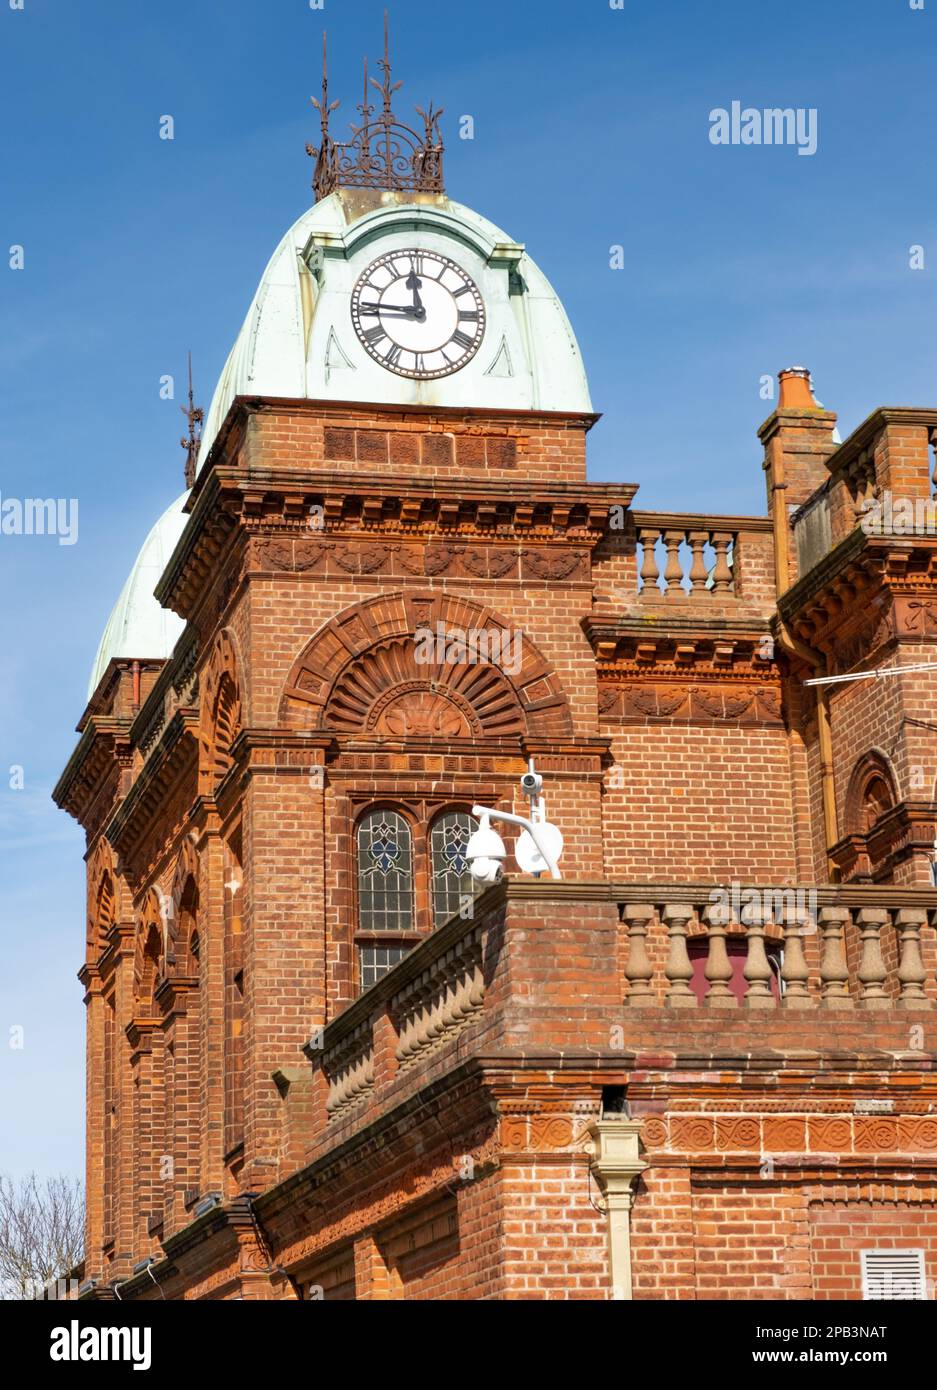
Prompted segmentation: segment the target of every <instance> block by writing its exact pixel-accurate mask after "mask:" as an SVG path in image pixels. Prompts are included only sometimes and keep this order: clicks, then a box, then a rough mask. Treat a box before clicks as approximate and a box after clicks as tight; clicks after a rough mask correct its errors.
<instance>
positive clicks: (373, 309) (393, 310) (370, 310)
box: [358, 304, 426, 319]
mask: <svg viewBox="0 0 937 1390" xmlns="http://www.w3.org/2000/svg"><path fill="white" fill-rule="evenodd" d="M358 312H359V313H360V314H405V315H406V317H407V318H411V319H412V318H416V317H417V316H418V311H417V310H416V309H415V308H414V307H413V305H411V304H362V305H360V307H359V309H358ZM425 312H426V310H425V309H424V310H423V313H425Z"/></svg>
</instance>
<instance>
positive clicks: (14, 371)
mask: <svg viewBox="0 0 937 1390" xmlns="http://www.w3.org/2000/svg"><path fill="white" fill-rule="evenodd" d="M14 3H18V0H14ZM23 4H24V8H23V9H22V11H20V10H13V9H10V8H9V5H10V0H0V114H2V119H3V126H2V128H3V130H4V133H5V138H4V141H3V144H2V148H0V170H2V179H0V253H2V254H0V315H2V333H0V408H2V415H0V418H2V422H3V425H2V430H0V493H2V495H3V496H5V497H26V496H34V497H52V496H55V497H65V498H70V497H77V498H78V501H79V527H80V529H79V541H78V544H77V545H74V546H70V547H69V546H59V545H58V544H57V543H56V541H55V539H53V538H47V537H25V536H24V537H16V536H3V535H0V586H2V587H0V591H2V593H3V595H4V598H5V602H4V603H3V605H2V608H0V623H2V629H0V632H2V663H3V668H2V670H3V674H2V679H0V774H2V775H0V870H2V874H3V883H2V893H0V931H2V938H3V962H4V966H3V970H2V971H0V1170H8V1171H9V1170H12V1171H15V1172H22V1171H26V1170H28V1169H30V1168H34V1167H35V1168H36V1169H38V1170H39V1171H41V1172H57V1171H67V1172H68V1171H74V1172H79V1171H80V1170H81V1166H82V1148H83V1133H82V1126H83V1106H84V1079H83V1067H84V1044H83V1008H82V1004H81V989H80V986H79V984H78V982H77V980H76V979H75V972H76V970H77V968H78V967H79V965H80V963H81V959H82V950H83V940H84V924H83V919H84V887H83V868H82V860H81V856H82V852H83V840H82V836H81V833H80V832H79V830H78V829H77V828H76V827H75V826H74V824H73V823H72V822H71V821H70V820H68V819H67V818H66V817H65V816H64V815H63V814H62V813H60V812H58V811H56V810H55V808H54V807H53V806H52V804H51V802H50V801H49V791H50V789H51V787H52V786H53V784H54V782H55V780H56V778H57V775H58V773H59V772H60V771H61V769H62V767H63V766H64V764H65V762H66V760H67V758H68V756H69V754H70V752H71V749H72V747H73V746H74V739H75V736H74V733H73V729H74V725H75V723H76V721H77V719H78V717H79V716H80V714H81V712H82V708H83V705H84V696H85V685H86V681H87V676H88V671H89V668H90V664H91V661H92V658H93V656H94V650H95V647H96V644H97V642H98V639H99V636H100V632H101V629H102V627H103V624H104V622H105V619H106V617H107V614H108V612H109V610H110V607H111V605H112V603H113V601H114V599H115V597H116V595H117V592H118V590H119V589H120V586H121V584H122V582H123V580H124V577H125V575H126V573H127V571H128V569H129V567H130V565H131V563H132V561H133V558H134V555H135V554H136V551H137V549H138V548H139V545H140V543H141V542H142V540H143V538H144V536H145V534H146V532H147V531H148V529H149V527H150V525H151V524H152V522H153V521H154V520H155V518H156V517H157V516H158V515H159V513H160V512H161V511H162V510H163V509H164V507H165V506H166V505H167V504H168V503H169V502H170V501H171V500H172V499H173V497H174V496H176V495H177V494H178V492H180V491H181V488H182V462H183V458H182V451H181V450H180V449H179V447H178V439H179V436H180V434H181V426H182V417H181V415H180V414H179V409H178V405H179V400H178V399H177V400H176V401H170V402H167V401H164V400H161V399H160V395H159V381H160V378H161V377H162V376H163V375H164V374H166V373H172V374H175V375H176V377H177V380H178V382H179V385H180V388H181V385H182V378H183V374H184V370H185V353H186V351H187V349H189V348H191V349H192V352H193V355H194V359H195V368H196V380H197V387H198V395H199V397H200V399H201V401H202V403H203V404H204V405H205V406H207V405H208V402H209V399H210V396H211V392H212V389H213V387H214V383H215V379H216V376H217V374H218V372H219V370H220V368H221V365H222V363H223V361H224V358H225V356H226V354H227V351H228V349H229V347H230V344H231V342H232V340H233V338H234V335H235V333H236V332H237V329H238V327H239V325H240V323H241V320H242V318H243V316H244V313H245V311H246V308H247V305H248V303H249V301H250V298H251V296H252V294H253V291H254V289H255V286H256V283H257V281H258V279H259V277H260V274H261V272H262V270H263V267H264V265H265V263H266V260H267V258H268V257H269V255H270V253H271V252H272V250H273V248H274V247H275V245H276V244H277V242H278V241H279V239H280V237H281V235H282V234H283V232H284V231H285V230H286V228H287V227H288V226H289V225H290V224H291V223H292V222H293V221H294V220H295V218H296V217H297V216H298V215H299V214H300V213H301V212H302V211H303V209H304V207H306V206H307V205H308V203H309V201H310V198H311V194H310V192H309V180H310V177H311V161H309V160H307V159H306V157H305V154H304V148H303V147H304V143H305V141H306V140H307V139H310V138H312V137H313V136H314V133H315V124H314V120H313V112H312V111H311V108H310V107H309V105H308V98H309V95H310V94H311V93H313V92H315V91H317V90H318V84H319V55H320V51H321V32H322V28H323V25H327V27H328V29H329V36H330V47H331V51H332V58H333V61H332V82H333V89H334V92H335V94H336V95H340V96H342V97H343V98H344V102H343V107H342V109H341V110H340V111H339V113H338V116H337V119H338V120H339V121H343V120H344V119H345V118H346V117H348V116H350V115H351V114H352V111H353V107H354V104H355V103H356V102H357V101H358V100H359V87H360V67H361V59H362V56H363V54H364V52H365V51H369V52H370V54H371V56H372V58H376V57H377V56H378V54H379V49H380V45H381V13H382V9H383V4H382V3H381V0H325V6H324V9H321V10H316V9H312V8H311V7H310V5H309V2H308V0H275V3H271V0H159V3H151V4H146V5H143V4H134V5H128V4H127V3H126V0H23ZM391 9H392V25H393V42H394V51H395V58H396V64H397V76H398V77H401V78H403V79H404V80H405V82H406V86H405V88H404V90H403V92H402V94H401V98H400V106H401V108H402V107H403V106H404V104H405V103H407V102H409V103H412V102H416V101H419V102H420V103H421V104H422V103H424V102H425V101H426V100H428V99H429V98H430V97H432V98H434V99H435V100H436V101H437V102H441V103H442V104H443V105H444V106H445V107H446V116H445V117H444V122H443V124H444V129H445V130H446V132H447V133H448V135H449V137H450V140H449V145H450V148H449V153H448V158H447V182H448V187H449V191H450V193H451V194H452V195H453V196H454V197H456V198H458V199H459V200H460V201H462V202H465V203H468V204H469V205H471V206H474V207H476V208H477V209H478V210H479V211H480V212H482V213H484V214H485V215H486V216H488V217H490V218H491V219H492V220H493V221H494V222H496V223H498V224H500V225H501V226H502V227H504V228H505V230H506V231H507V232H508V233H509V234H510V235H511V236H513V237H514V238H516V239H517V240H522V241H525V242H526V243H527V246H528V248H529V250H530V251H531V253H532V254H533V255H534V257H535V258H536V259H537V260H538V261H539V263H540V264H541V266H542V267H543V269H544V270H545V271H546V273H547V274H548V275H549V276H550V278H551V279H552V280H553V282H554V284H555V286H556V288H557V289H558V291H559V292H560V294H561V295H562V297H563V299H564V301H565V303H566V306H567V309H568V311H569V314H570V317H571V319H572V322H573V325H574V327H575V329H576V332H577V334H578V337H579V340H580V343H581V345H582V348H583V352H584V355H585V359H586V365H587V368H588V370H589V375H590V380H591V386H592V394H593V399H594V401H595V406H596V409H597V410H599V411H601V412H603V415H604V418H603V420H602V422H601V423H600V424H599V425H598V426H597V428H596V430H595V431H594V432H593V435H592V440H591V465H590V468H591V476H592V477H593V479H595V480H606V479H609V480H611V479H620V480H627V481H632V482H637V483H640V485H641V491H640V494H639V504H640V505H641V506H643V507H661V508H667V509H673V510H682V511H693V510H700V511H702V510H715V511H721V512H730V513H740V512H741V513H744V512H762V511H763V510H764V492H763V478H762V472H761V467H760V456H759V448H758V443H757V440H756V438H755V433H754V432H755V429H756V426H757V425H758V424H759V423H760V421H761V420H762V419H763V418H764V416H765V415H766V414H767V413H768V410H769V408H770V403H766V402H765V401H764V400H762V399H761V398H760V396H759V383H760V379H761V377H762V376H763V375H764V374H766V373H773V372H776V371H777V370H778V369H779V368H780V367H783V366H788V365H791V364H793V363H801V362H803V363H805V364H806V365H808V366H810V367H811V368H812V369H813V372H814V377H815V382H816V387H817V391H818V394H819V396H820V398H821V399H822V400H823V402H824V403H825V404H826V405H827V406H828V407H829V408H831V409H835V410H837V411H839V413H840V424H841V428H842V432H843V435H844V436H845V434H846V433H848V432H849V431H850V430H851V429H853V428H854V427H855V425H857V424H858V423H859V422H860V420H861V419H863V418H864V417H865V416H866V415H867V414H868V413H869V412H870V411H871V410H872V409H873V408H874V407H875V406H876V405H880V404H894V405H899V404H906V405H926V404H933V403H934V395H935V393H934V385H935V382H934V368H935V354H937V334H935V322H937V315H935V274H937V211H935V204H934V172H933V170H934V163H933V161H934V150H935V148H937V108H935V104H934V100H933V84H934V64H935V57H937V51H935V50H937V0H925V8H924V9H923V10H913V9H912V8H911V5H910V3H909V0H822V3H821V0H787V3H786V4H785V5H783V6H770V5H767V4H764V3H756V0H712V2H711V3H707V4H702V3H700V0H624V4H623V8H622V9H620V10H613V9H612V8H611V7H610V5H609V3H608V0H458V2H457V0H447V3H445V4H443V3H441V0H395V3H393V4H392V6H391ZM734 100H738V101H740V102H741V103H742V104H743V105H744V106H754V107H768V106H794V107H799V106H803V107H815V108H816V109H817V111H818V115H819V148H818V151H817V153H816V155H814V156H813V157H810V158H807V157H801V156H798V154H797V152H796V150H794V149H792V148H765V147H759V146H753V147H715V146H713V145H712V144H711V143H710V142H709V139H708V133H709V112H710V111H711V110H712V109H713V108H715V107H729V106H730V104H731V102H732V101H734ZM164 114H171V115H172V116H173V117H174V120H175V139H174V140H173V141H172V142H169V141H161V140H160V139H159V138H158V127H159V119H160V117H161V116H162V115H164ZM463 114H471V115H472V116H473V117H474V119H475V127H476V138H475V139H474V140H473V141H471V142H470V141H460V140H458V139H457V138H455V132H456V128H457V127H456V121H457V118H458V117H459V116H461V115H463ZM14 244H16V245H22V246H23V247H24V249H25V268H24V269H23V270H22V271H13V270H8V269H7V262H8V255H7V247H8V246H12V245H14ZM616 244H620V245H621V246H623V248H624V257H625V268H624V269H623V270H621V271H612V270H611V269H610V268H609V248H610V247H611V246H612V245H616ZM912 245H922V246H923V247H924V248H925V269H923V270H918V271H912V270H911V269H910V268H909V247H911V246H912ZM14 764H16V765H21V766H22V767H23V769H24V775H25V787H24V789H23V790H21V791H14V790H12V789H10V788H9V787H8V781H9V777H8V773H7V769H8V768H9V767H11V766H12V765H14ZM16 1026H19V1027H22V1028H23V1029H24V1030H25V1031H24V1044H25V1045H24V1046H23V1048H22V1049H13V1048H11V1047H9V1046H8V1041H9V1037H10V1032H9V1030H10V1029H11V1028H13V1027H16Z"/></svg>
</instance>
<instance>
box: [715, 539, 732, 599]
mask: <svg viewBox="0 0 937 1390" xmlns="http://www.w3.org/2000/svg"><path fill="white" fill-rule="evenodd" d="M732 539H733V538H732V533H731V531H714V532H713V549H714V550H715V552H716V563H715V565H714V566H713V593H714V594H727V593H729V592H730V591H731V590H732V588H733V577H732V567H731V566H730V564H729V556H728V553H727V552H728V549H729V546H730V545H731V544H732Z"/></svg>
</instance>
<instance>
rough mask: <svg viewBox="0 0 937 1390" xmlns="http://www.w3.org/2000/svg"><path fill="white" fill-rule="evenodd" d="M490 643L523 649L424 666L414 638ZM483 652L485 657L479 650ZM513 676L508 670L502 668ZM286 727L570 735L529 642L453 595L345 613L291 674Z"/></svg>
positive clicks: (555, 690)
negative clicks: (443, 636) (478, 636)
mask: <svg viewBox="0 0 937 1390" xmlns="http://www.w3.org/2000/svg"><path fill="white" fill-rule="evenodd" d="M426 632H431V633H433V634H436V633H438V632H444V633H447V634H453V635H457V634H459V633H468V632H475V633H482V634H486V638H485V639H483V640H487V641H488V642H489V647H488V650H489V651H491V650H493V648H494V645H495V643H496V642H501V643H502V644H503V643H505V642H507V643H511V644H513V643H514V642H515V641H517V642H519V648H520V649H519V652H518V651H517V648H516V647H514V646H513V645H509V646H507V647H506V648H505V647H504V646H502V650H507V651H508V652H510V653H511V660H510V661H508V662H504V663H502V664H500V665H496V664H493V663H491V662H490V661H485V660H481V661H457V662H454V663H453V662H447V661H446V660H445V651H444V648H441V644H439V643H437V644H436V647H437V649H440V648H441V649H440V650H438V651H437V654H436V655H435V656H433V657H431V658H430V659H428V660H427V659H426V652H425V643H424V644H422V652H421V656H422V659H418V647H417V634H418V633H426ZM483 650H484V648H483ZM505 665H507V666H508V668H509V669H508V670H505V669H504V666H505ZM280 722H281V724H285V725H287V726H288V727H290V728H294V729H334V730H335V731H336V732H339V733H358V732H361V733H372V734H375V735H380V734H387V735H390V736H396V737H400V736H405V735H413V736H427V735H429V736H432V735H437V736H440V737H447V738H460V737H463V738H469V737H488V738H509V737H515V738H516V737H518V736H520V735H523V734H526V735H528V736H531V737H540V738H556V737H563V736H565V735H568V734H570V733H571V732H572V717H571V715H570V711H569V705H568V703H567V700H566V697H565V695H564V694H563V692H562V690H561V689H560V686H559V683H558V681H557V679H556V675H555V674H554V672H553V670H552V669H551V667H550V666H549V665H548V664H547V662H546V661H545V660H544V658H543V657H542V656H541V654H540V652H539V651H538V650H537V648H536V647H535V646H534V644H533V642H531V641H530V639H529V638H528V637H527V636H526V635H525V634H523V633H520V632H518V631H517V629H516V628H515V627H514V626H513V625H512V624H510V623H508V622H507V621H506V620H505V619H504V618H502V617H500V616H499V615H498V614H496V613H494V612H492V611H491V609H489V608H484V607H482V605H481V604H478V603H474V602H473V601H472V600H471V599H466V598H462V597H459V596H457V595H454V594H447V593H414V594H411V593H399V594H387V595H382V596H381V597H379V598H374V599H370V600H368V601H366V602H363V603H358V604H355V605H354V606H353V607H351V608H346V609H345V610H344V611H343V612H342V613H339V614H338V615H337V616H336V617H335V618H333V619H332V620H331V621H330V622H329V623H327V624H326V625H325V627H323V628H321V629H320V630H319V632H318V633H317V634H316V635H315V636H314V637H313V638H312V640H311V641H310V642H309V643H307V645H306V646H305V648H304V649H303V651H302V653H301V655H300V656H299V658H298V659H297V660H296V662H295V663H294V665H293V668H292V670H291V671H290V675H289V679H288V681H287V684H286V688H285V690H284V692H283V696H282V699H281V702H280Z"/></svg>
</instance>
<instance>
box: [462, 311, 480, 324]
mask: <svg viewBox="0 0 937 1390" xmlns="http://www.w3.org/2000/svg"><path fill="white" fill-rule="evenodd" d="M459 322H460V323H477V322H478V310H477V309H463V310H461V312H460V314H459Z"/></svg>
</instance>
